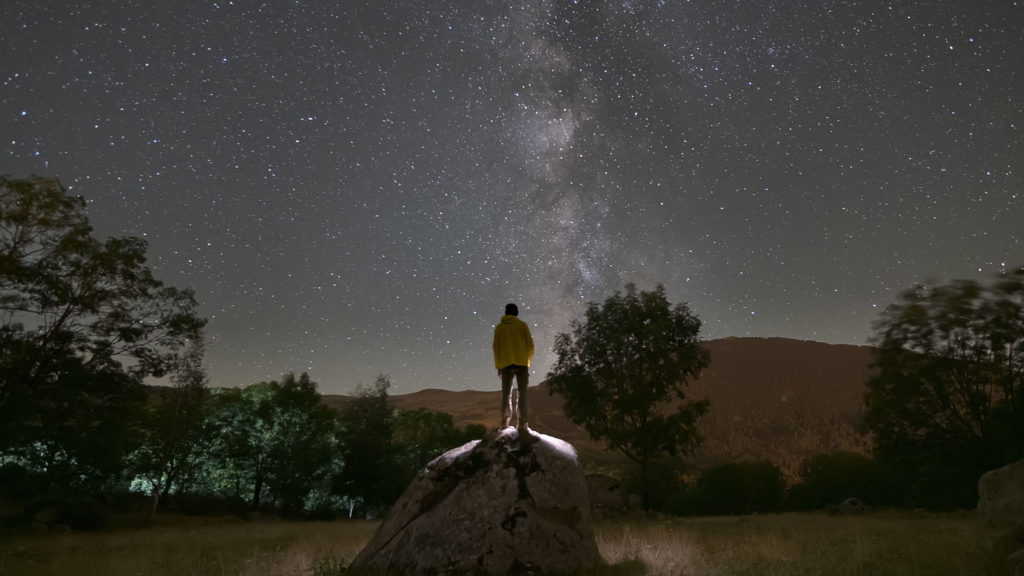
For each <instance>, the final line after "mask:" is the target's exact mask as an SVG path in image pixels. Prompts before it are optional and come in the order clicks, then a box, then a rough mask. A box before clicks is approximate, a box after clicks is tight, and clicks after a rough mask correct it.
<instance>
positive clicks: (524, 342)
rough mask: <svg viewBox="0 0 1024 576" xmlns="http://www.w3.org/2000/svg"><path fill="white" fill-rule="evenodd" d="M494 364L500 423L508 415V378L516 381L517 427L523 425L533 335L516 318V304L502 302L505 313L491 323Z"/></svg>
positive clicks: (503, 424)
mask: <svg viewBox="0 0 1024 576" xmlns="http://www.w3.org/2000/svg"><path fill="white" fill-rule="evenodd" d="M493 347H494V366H495V367H496V368H497V369H498V376H499V377H500V378H501V427H502V428H503V429H504V428H507V427H508V426H509V424H510V421H511V419H512V378H515V379H516V384H518V385H519V422H518V423H517V424H518V427H519V429H520V430H526V429H527V415H526V387H527V386H528V385H529V380H530V359H532V358H533V336H532V335H530V327H529V326H527V325H526V322H523V321H522V320H520V319H519V307H518V306H516V305H515V304H506V305H505V315H504V316H502V317H501V322H498V325H497V326H495V327H494V346H493Z"/></svg>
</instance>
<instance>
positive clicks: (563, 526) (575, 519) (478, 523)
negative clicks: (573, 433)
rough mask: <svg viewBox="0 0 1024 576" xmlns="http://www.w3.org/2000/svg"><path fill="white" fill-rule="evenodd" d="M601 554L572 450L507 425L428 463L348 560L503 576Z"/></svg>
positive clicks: (368, 567) (585, 564)
mask: <svg viewBox="0 0 1024 576" xmlns="http://www.w3.org/2000/svg"><path fill="white" fill-rule="evenodd" d="M601 563H602V560H601V556H600V554H599V553H598V551H597V543H596V541H595V539H594V533H593V530H592V528H591V525H590V504H589V500H588V497H587V484H586V480H585V479H584V476H583V471H582V469H581V468H580V465H579V462H578V461H577V457H576V451H575V449H573V447H572V446H571V445H570V444H568V443H566V442H564V441H562V440H559V439H557V438H554V437H551V436H546V435H544V434H538V433H536V432H532V431H531V432H528V433H523V434H522V435H520V433H519V432H518V431H517V430H516V429H514V428H506V429H504V430H501V431H496V432H493V433H491V434H490V435H488V436H487V437H486V438H484V439H483V440H476V441H473V442H470V443H468V444H466V445H464V446H462V447H460V448H456V449H454V450H451V451H449V452H447V453H445V454H443V455H441V456H440V457H438V458H437V459H435V460H434V461H432V462H431V463H430V464H428V465H427V466H426V468H424V469H423V470H422V471H421V472H420V473H419V475H418V476H417V477H416V479H415V480H413V482H412V484H411V485H410V486H409V487H408V488H407V489H406V491H405V493H404V494H402V497H401V498H399V499H398V502H396V503H395V505H394V507H393V508H392V509H391V512H390V513H389V514H388V516H387V518H385V519H384V523H383V524H381V527H380V528H379V529H378V530H377V533H376V534H375V535H374V537H373V539H372V540H371V541H370V543H369V544H367V546H366V548H364V549H363V550H362V552H360V553H359V555H358V556H357V557H356V559H355V560H354V561H353V562H352V566H351V567H352V569H353V570H354V571H356V572H372V573H384V574H403V575H427V574H431V575H433V574H474V575H477V574H487V575H494V576H497V575H501V576H505V575H513V574H527V573H529V574H536V573H552V572H553V573H562V572H572V571H577V570H584V569H588V568H593V567H595V566H597V565H599V564H601Z"/></svg>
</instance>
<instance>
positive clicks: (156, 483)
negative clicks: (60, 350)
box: [130, 340, 207, 516]
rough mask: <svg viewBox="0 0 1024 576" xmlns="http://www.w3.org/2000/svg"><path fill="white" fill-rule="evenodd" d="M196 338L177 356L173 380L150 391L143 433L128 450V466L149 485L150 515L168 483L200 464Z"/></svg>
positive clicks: (201, 403)
mask: <svg viewBox="0 0 1024 576" xmlns="http://www.w3.org/2000/svg"><path fill="white" fill-rule="evenodd" d="M203 350H204V346H203V343H202V341H201V340H199V341H195V342H193V343H192V345H191V346H190V347H189V348H188V350H187V351H186V353H185V354H184V355H183V356H182V358H181V360H180V363H179V366H178V368H177V369H175V371H174V373H173V374H172V376H171V379H172V382H173V384H174V386H173V387H172V388H170V389H158V390H156V391H154V392H152V393H151V394H150V399H149V403H148V405H147V407H146V410H145V411H144V413H143V414H144V417H143V424H142V426H141V433H142V434H143V436H144V438H143V440H142V441H141V444H140V446H139V447H138V448H137V449H136V450H135V451H134V452H133V453H132V455H131V458H130V467H131V469H132V471H133V473H134V474H136V475H138V476H140V477H142V478H143V479H144V480H145V482H146V484H148V488H149V490H150V496H151V498H152V504H151V506H150V511H149V514H150V516H152V515H154V514H156V511H157V506H158V504H159V503H160V500H161V498H163V499H166V498H167V496H168V495H169V494H170V493H171V489H172V487H175V486H176V487H177V488H178V489H179V491H180V490H181V489H182V488H185V487H187V486H189V485H190V484H191V482H193V481H194V479H195V477H196V475H197V474H198V468H199V466H200V464H201V463H200V461H199V458H200V454H199V451H200V447H201V444H202V440H203V437H202V433H203V418H204V408H205V404H206V398H207V389H206V383H207V377H206V372H205V370H204V369H203V366H202V361H203Z"/></svg>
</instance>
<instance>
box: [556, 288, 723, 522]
mask: <svg viewBox="0 0 1024 576" xmlns="http://www.w3.org/2000/svg"><path fill="white" fill-rule="evenodd" d="M699 331H700V320H699V319H698V318H697V317H696V316H695V315H694V314H693V313H692V312H691V311H690V309H689V308H688V307H687V306H686V305H685V304H677V305H675V306H672V305H671V304H670V303H669V302H668V299H667V298H666V296H665V288H664V287H663V286H661V285H658V286H657V287H656V288H655V289H654V290H653V291H651V292H644V291H641V292H637V289H636V286H634V285H633V284H627V285H626V293H625V294H621V293H619V292H616V293H615V294H614V295H613V296H611V297H610V298H608V299H607V300H605V302H604V304H602V305H600V306H598V305H597V304H596V303H593V302H591V303H590V304H589V305H588V306H587V309H586V311H585V313H584V315H583V317H582V319H577V320H575V321H573V323H572V331H571V332H570V333H562V334H558V336H557V337H556V340H555V352H556V354H557V355H558V360H557V362H556V364H555V366H554V368H553V369H552V371H551V372H550V373H549V374H548V384H549V386H550V392H551V393H555V392H557V393H558V394H561V395H562V397H563V398H564V399H565V406H564V409H565V413H566V416H568V417H569V419H570V420H572V421H573V422H574V423H576V424H578V425H582V426H583V427H584V428H585V429H586V430H587V432H588V433H589V434H590V436H591V437H592V438H594V439H595V440H604V441H605V442H606V443H607V444H608V446H609V447H610V448H614V449H618V450H619V451H621V452H622V453H623V454H625V455H626V457H627V458H629V459H630V460H632V461H633V462H635V463H637V464H639V465H640V469H641V474H640V475H641V484H642V485H643V486H644V494H643V495H642V497H643V500H644V505H645V506H646V505H647V504H648V501H649V498H648V496H649V494H648V493H647V492H648V490H647V468H648V464H649V462H650V460H651V458H652V457H654V456H656V455H658V454H673V455H674V454H676V453H678V452H682V453H685V452H686V451H688V450H689V449H690V448H692V447H694V446H696V445H697V444H698V443H699V441H700V437H699V435H698V434H697V429H696V424H697V419H698V418H700V416H702V415H703V414H704V413H705V412H706V411H707V408H708V401H707V400H701V401H692V400H688V399H687V397H686V394H685V389H686V386H687V383H688V382H687V381H688V379H689V378H692V377H695V376H697V375H698V374H699V373H700V371H701V370H702V369H703V368H705V367H706V366H707V364H708V353H707V351H706V350H704V349H703V348H702V347H701V346H700V343H699V341H698V338H697V336H698V333H699ZM673 404H674V405H675V409H674V410H670V407H671V406H672V405H673Z"/></svg>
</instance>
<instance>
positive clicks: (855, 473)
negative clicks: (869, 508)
mask: <svg viewBox="0 0 1024 576" xmlns="http://www.w3.org/2000/svg"><path fill="white" fill-rule="evenodd" d="M881 484H882V474H881V469H880V467H879V466H878V465H877V464H876V463H875V462H874V461H873V460H872V459H871V458H869V457H867V456H865V455H863V454H859V453H857V452H848V451H839V452H831V453H828V454H816V455H814V456H811V457H809V458H807V459H806V460H804V462H803V464H801V466H800V483H799V484H796V485H794V486H792V487H791V488H790V490H789V506H790V507H791V508H794V509H798V510H808V509H821V508H826V507H828V506H830V505H836V504H839V503H840V502H842V501H844V500H846V499H847V498H859V499H861V500H863V501H864V502H867V503H869V504H879V503H880V500H881V499H882V498H881V497H880V494H879V492H880V490H881Z"/></svg>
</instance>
